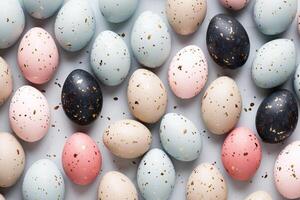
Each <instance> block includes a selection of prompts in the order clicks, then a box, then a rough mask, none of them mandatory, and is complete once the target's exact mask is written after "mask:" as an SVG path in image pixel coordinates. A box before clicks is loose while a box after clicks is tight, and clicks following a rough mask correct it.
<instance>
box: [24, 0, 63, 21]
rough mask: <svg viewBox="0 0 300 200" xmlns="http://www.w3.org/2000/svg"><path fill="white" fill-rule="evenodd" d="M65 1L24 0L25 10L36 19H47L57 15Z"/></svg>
mask: <svg viewBox="0 0 300 200" xmlns="http://www.w3.org/2000/svg"><path fill="white" fill-rule="evenodd" d="M63 2H64V0H38V1H37V0H23V4H24V8H25V10H26V11H27V12H28V14H30V15H31V16H32V17H34V18H36V19H46V18H49V17H51V16H52V15H54V14H55V12H56V11H57V10H58V9H59V8H60V7H61V6H62V4H63Z"/></svg>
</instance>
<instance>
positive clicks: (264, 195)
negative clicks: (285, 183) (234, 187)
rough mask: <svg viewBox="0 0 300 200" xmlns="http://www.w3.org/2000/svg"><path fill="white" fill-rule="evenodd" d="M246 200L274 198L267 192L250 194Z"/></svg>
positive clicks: (268, 199) (269, 199)
mask: <svg viewBox="0 0 300 200" xmlns="http://www.w3.org/2000/svg"><path fill="white" fill-rule="evenodd" d="M245 200H272V197H271V195H269V194H268V193H267V192H265V191H257V192H253V193H252V194H250V195H249V196H248V197H246V199H245Z"/></svg>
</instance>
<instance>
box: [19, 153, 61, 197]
mask: <svg viewBox="0 0 300 200" xmlns="http://www.w3.org/2000/svg"><path fill="white" fill-rule="evenodd" d="M22 194H23V199H24V200H32V199H44V200H53V199H56V200H63V199H64V194H65V184H64V179H63V176H62V174H61V172H60V171H59V169H58V168H57V166H56V165H55V163H54V162H53V161H51V160H49V159H41V160H38V161H36V162H35V163H33V164H32V165H31V166H30V168H29V169H28V170H27V172H26V174H25V177H24V180H23V185H22Z"/></svg>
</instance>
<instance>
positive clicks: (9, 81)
mask: <svg viewBox="0 0 300 200" xmlns="http://www.w3.org/2000/svg"><path fill="white" fill-rule="evenodd" d="M0 88H1V93H0V106H1V105H2V104H3V103H4V102H5V101H6V100H7V99H8V97H9V96H10V95H11V93H12V90H13V77H12V73H11V69H10V66H9V65H8V64H7V63H6V61H5V60H4V59H3V58H2V57H1V56H0Z"/></svg>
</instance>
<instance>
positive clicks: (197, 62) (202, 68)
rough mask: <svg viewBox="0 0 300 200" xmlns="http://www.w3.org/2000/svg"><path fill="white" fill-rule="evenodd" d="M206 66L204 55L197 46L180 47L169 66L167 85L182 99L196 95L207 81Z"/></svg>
mask: <svg viewBox="0 0 300 200" xmlns="http://www.w3.org/2000/svg"><path fill="white" fill-rule="evenodd" d="M207 68H208V67H207V61H206V58H205V55H204V54H203V52H202V50H201V49H200V48H199V47H198V46H195V45H191V46H187V47H185V48H183V49H181V50H180V51H179V52H178V53H177V54H176V55H175V56H174V58H173V60H172V62H171V64H170V67H169V76H168V77H169V78H168V79H169V85H170V87H171V89H172V91H173V92H174V94H175V95H176V96H177V97H179V98H182V99H190V98H192V97H194V96H196V95H198V94H199V93H200V91H201V90H202V88H203V87H204V85H205V83H206V81H207V76H208V69H207Z"/></svg>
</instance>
